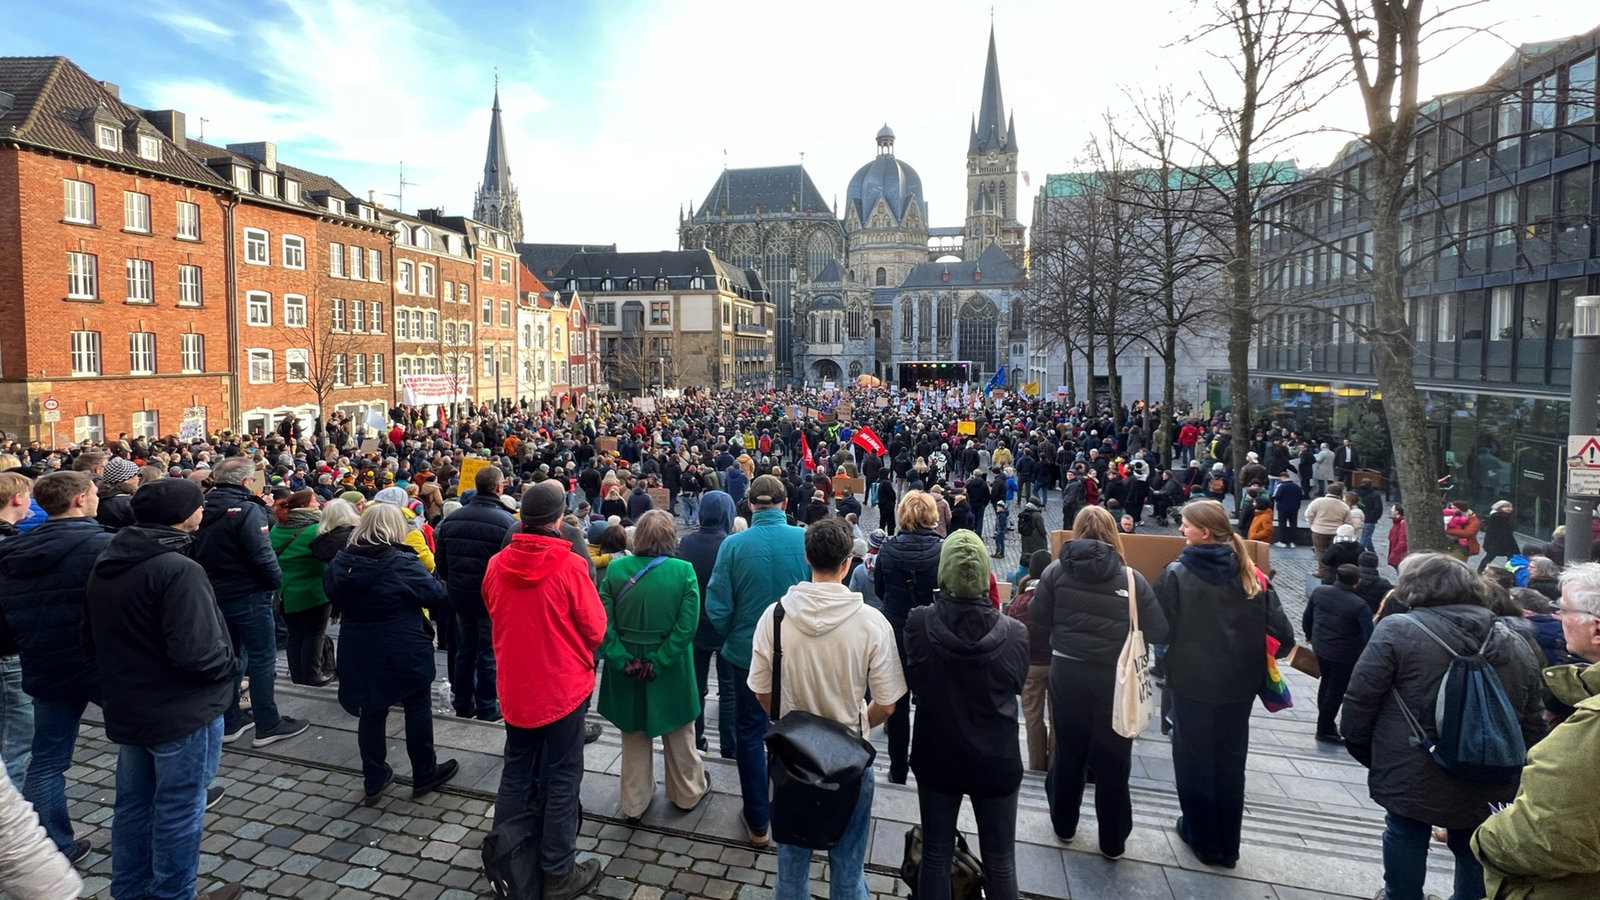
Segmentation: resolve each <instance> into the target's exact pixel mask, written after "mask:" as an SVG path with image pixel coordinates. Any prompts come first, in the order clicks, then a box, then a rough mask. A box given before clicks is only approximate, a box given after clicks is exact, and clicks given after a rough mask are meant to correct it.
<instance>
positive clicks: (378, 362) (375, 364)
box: [368, 353, 383, 384]
mask: <svg viewBox="0 0 1600 900" xmlns="http://www.w3.org/2000/svg"><path fill="white" fill-rule="evenodd" d="M368 372H369V374H370V375H371V377H372V383H373V384H383V354H382V353H374V354H372V364H371V365H370V366H369V367H368Z"/></svg>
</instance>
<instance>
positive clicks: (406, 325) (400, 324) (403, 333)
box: [394, 309, 411, 341]
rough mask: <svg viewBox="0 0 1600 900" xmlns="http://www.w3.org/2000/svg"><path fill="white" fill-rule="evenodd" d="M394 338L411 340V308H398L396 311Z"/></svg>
mask: <svg viewBox="0 0 1600 900" xmlns="http://www.w3.org/2000/svg"><path fill="white" fill-rule="evenodd" d="M394 339H395V340H397V341H409V340H411V310H409V309H396V310H395V311H394Z"/></svg>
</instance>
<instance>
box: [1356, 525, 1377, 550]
mask: <svg viewBox="0 0 1600 900" xmlns="http://www.w3.org/2000/svg"><path fill="white" fill-rule="evenodd" d="M1377 529H1378V523H1377V522H1367V523H1366V524H1364V525H1362V526H1361V541H1360V543H1361V549H1363V550H1371V549H1372V532H1374V531H1376V530H1377Z"/></svg>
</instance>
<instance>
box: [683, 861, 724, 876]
mask: <svg viewBox="0 0 1600 900" xmlns="http://www.w3.org/2000/svg"><path fill="white" fill-rule="evenodd" d="M689 868H690V869H691V870H692V871H694V872H698V873H699V874H701V875H705V876H707V877H708V878H721V877H722V876H723V875H724V874H726V873H727V871H728V867H727V866H725V865H723V864H722V863H719V862H712V861H711V860H709V859H697V860H695V863H694V865H692V866H690V867H689Z"/></svg>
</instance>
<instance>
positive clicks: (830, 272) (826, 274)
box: [811, 259, 844, 284]
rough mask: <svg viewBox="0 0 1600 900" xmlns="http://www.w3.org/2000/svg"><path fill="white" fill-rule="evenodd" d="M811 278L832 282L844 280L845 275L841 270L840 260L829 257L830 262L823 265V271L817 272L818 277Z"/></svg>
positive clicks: (827, 282) (825, 282) (826, 282)
mask: <svg viewBox="0 0 1600 900" xmlns="http://www.w3.org/2000/svg"><path fill="white" fill-rule="evenodd" d="M811 280H812V281H820V282H823V283H824V284H832V283H834V282H838V281H843V280H844V276H843V275H842V274H840V272H839V260H838V259H829V260H828V264H827V265H825V266H823V267H822V271H821V272H819V273H817V277H815V278H813V279H811Z"/></svg>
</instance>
